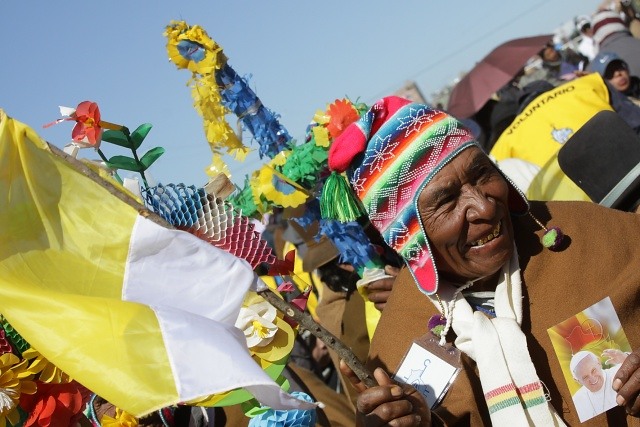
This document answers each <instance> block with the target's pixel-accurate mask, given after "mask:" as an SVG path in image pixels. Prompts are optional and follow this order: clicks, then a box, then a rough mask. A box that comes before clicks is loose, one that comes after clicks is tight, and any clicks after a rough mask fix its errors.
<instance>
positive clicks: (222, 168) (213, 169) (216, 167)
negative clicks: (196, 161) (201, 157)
mask: <svg viewBox="0 0 640 427" xmlns="http://www.w3.org/2000/svg"><path fill="white" fill-rule="evenodd" d="M205 172H206V173H207V175H209V176H210V177H212V178H215V177H216V176H218V175H220V174H224V175H225V176H226V177H228V178H231V172H230V171H229V167H228V166H227V164H226V163H225V162H224V160H222V156H220V154H214V155H213V157H212V159H211V164H210V165H209V167H208V168H207V169H206V171H205Z"/></svg>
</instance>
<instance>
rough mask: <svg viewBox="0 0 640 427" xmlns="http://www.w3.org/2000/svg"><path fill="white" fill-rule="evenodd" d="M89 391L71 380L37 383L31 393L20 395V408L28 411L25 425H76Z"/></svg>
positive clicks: (81, 415) (30, 426) (26, 426)
mask: <svg viewBox="0 0 640 427" xmlns="http://www.w3.org/2000/svg"><path fill="white" fill-rule="evenodd" d="M90 395H91V393H90V392H89V391H88V390H87V389H86V388H84V387H83V386H81V385H80V384H78V383H77V382H75V381H73V382H70V383H66V384H45V383H38V390H37V391H36V393H34V394H32V395H24V394H23V395H22V396H21V397H20V408H21V409H22V410H24V411H25V412H27V413H29V417H28V418H27V420H26V421H25V423H24V426H25V427H32V426H37V427H49V426H73V425H77V423H78V421H79V420H80V418H81V417H83V416H84V415H83V413H82V411H83V410H84V408H85V406H86V404H87V402H88V400H89V398H90Z"/></svg>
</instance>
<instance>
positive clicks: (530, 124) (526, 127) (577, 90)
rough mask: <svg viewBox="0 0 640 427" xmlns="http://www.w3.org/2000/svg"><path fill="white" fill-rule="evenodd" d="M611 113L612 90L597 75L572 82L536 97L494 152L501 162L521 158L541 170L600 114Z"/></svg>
mask: <svg viewBox="0 0 640 427" xmlns="http://www.w3.org/2000/svg"><path fill="white" fill-rule="evenodd" d="M604 110H609V111H611V110H612V108H611V105H610V100H609V91H608V90H607V86H606V85H605V83H604V81H603V80H602V77H601V76H600V75H599V74H598V73H592V74H588V75H586V76H584V77H580V78H577V79H575V80H571V81H569V82H567V83H565V84H562V85H560V86H557V87H556V88H554V89H552V90H550V91H548V92H545V93H543V94H541V95H540V96H538V97H537V98H535V99H534V100H533V101H531V103H529V105H527V107H526V108H525V109H524V111H522V113H520V114H519V115H518V116H516V118H515V119H514V120H513V122H512V123H511V125H509V127H508V128H507V129H506V130H505V131H504V132H503V133H502V135H501V136H500V138H498V140H497V141H496V144H495V145H494V146H493V148H492V149H491V155H492V156H493V157H494V158H495V159H496V160H498V161H501V160H504V159H508V158H514V157H515V158H518V159H523V160H526V161H528V162H531V163H533V164H535V165H538V166H539V167H543V166H544V165H545V163H546V162H547V161H548V160H549V159H550V158H551V157H552V156H553V155H554V154H555V153H556V152H557V151H558V150H559V149H560V147H562V144H564V143H565V142H566V141H567V140H568V139H569V138H570V137H571V135H573V134H574V133H575V132H576V131H577V130H578V129H580V128H581V127H582V126H583V125H584V124H585V123H586V122H587V121H588V120H589V119H590V118H591V117H593V116H594V115H595V114H596V113H597V112H599V111H604Z"/></svg>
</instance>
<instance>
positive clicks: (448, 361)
mask: <svg viewBox="0 0 640 427" xmlns="http://www.w3.org/2000/svg"><path fill="white" fill-rule="evenodd" d="M438 341H439V340H438V338H436V337H435V336H434V335H433V334H431V333H429V334H428V335H425V336H423V337H420V338H418V339H416V340H415V341H414V342H413V343H412V344H411V347H409V350H408V351H407V353H406V354H405V355H404V357H403V358H402V361H401V362H400V367H399V368H398V369H397V370H396V374H395V376H394V379H395V380H396V381H398V382H399V383H403V384H410V385H412V386H413V387H415V389H416V390H418V391H419V392H420V393H421V394H422V395H423V396H424V398H425V400H426V401H427V404H428V405H429V407H430V408H432V409H433V408H434V407H436V406H437V405H438V404H439V403H440V401H441V400H442V399H443V398H444V395H445V394H446V393H447V390H449V387H450V386H451V384H453V381H454V380H455V378H456V376H457V375H458V373H459V372H460V370H461V369H462V364H461V362H460V350H458V349H457V348H455V347H453V346H452V345H450V344H447V345H446V347H442V346H440V344H439V343H438Z"/></svg>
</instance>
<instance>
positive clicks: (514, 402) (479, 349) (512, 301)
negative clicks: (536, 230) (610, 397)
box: [441, 247, 565, 426]
mask: <svg viewBox="0 0 640 427" xmlns="http://www.w3.org/2000/svg"><path fill="white" fill-rule="evenodd" d="M502 273H503V274H502V278H501V280H500V283H499V284H498V286H497V288H496V294H495V310H496V317H495V318H493V319H489V318H488V317H487V316H486V315H485V314H484V313H482V312H475V313H474V312H473V310H472V308H471V306H470V305H469V303H467V301H466V300H465V299H464V297H462V295H460V294H459V293H458V294H457V296H456V298H457V301H456V303H455V308H454V310H453V323H452V327H453V329H454V331H455V332H456V334H457V336H458V338H457V339H456V347H458V348H459V349H460V350H462V351H463V352H465V353H466V354H467V355H468V356H469V357H471V358H472V359H474V360H475V361H476V363H477V366H478V371H479V373H480V382H481V383H482V390H483V392H484V397H485V400H486V402H487V407H488V408H489V414H490V416H491V422H492V424H493V425H494V426H514V425H517V426H564V425H565V424H564V422H563V421H562V419H561V418H560V417H559V416H558V414H557V413H556V411H555V410H554V409H553V407H552V406H551V404H550V403H549V402H548V401H547V399H546V397H545V394H544V389H543V386H542V382H541V381H540V379H539V378H538V375H537V373H536V370H535V367H534V366H533V362H532V361H531V356H530V355H529V350H528V347H527V340H526V337H525V335H524V333H522V330H521V329H520V323H521V321H522V280H521V277H520V266H519V263H518V254H517V252H516V250H515V247H514V253H513V257H512V258H511V261H510V262H509V263H508V264H507V265H506V266H505V267H503V271H502ZM443 286H447V287H449V286H451V285H449V284H444V283H443V284H441V287H443ZM451 287H452V286H451ZM449 292H451V291H449ZM451 295H453V294H451ZM447 316H451V313H447Z"/></svg>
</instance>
